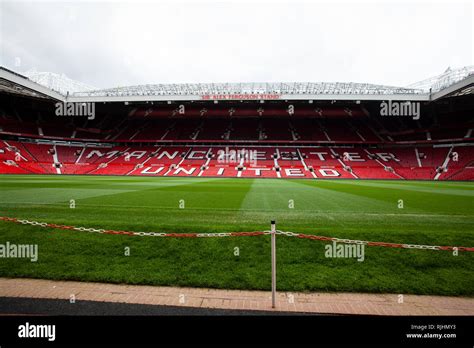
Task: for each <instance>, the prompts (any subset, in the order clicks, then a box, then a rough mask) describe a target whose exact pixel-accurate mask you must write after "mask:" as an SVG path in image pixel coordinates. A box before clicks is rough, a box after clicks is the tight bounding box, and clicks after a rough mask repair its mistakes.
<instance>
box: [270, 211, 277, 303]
mask: <svg viewBox="0 0 474 348" xmlns="http://www.w3.org/2000/svg"><path fill="white" fill-rule="evenodd" d="M271 224H272V229H271V231H272V233H271V235H272V308H275V305H276V227H275V221H274V220H272V222H271Z"/></svg>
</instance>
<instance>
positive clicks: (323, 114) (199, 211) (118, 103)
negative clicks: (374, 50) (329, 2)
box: [0, 66, 474, 296]
mask: <svg viewBox="0 0 474 348" xmlns="http://www.w3.org/2000/svg"><path fill="white" fill-rule="evenodd" d="M78 85H79V83H76V84H75V85H73V81H72V80H69V79H65V78H64V77H61V76H60V75H57V74H46V73H37V74H35V75H32V76H30V77H27V76H24V75H22V74H20V73H17V72H14V71H12V70H9V69H7V68H1V69H0V91H1V95H0V100H1V103H0V105H1V109H0V137H1V141H0V173H1V174H2V175H1V183H0V186H1V191H2V197H1V200H0V211H1V214H0V216H1V217H0V220H1V221H0V230H1V235H2V237H3V239H4V240H6V241H9V242H10V243H17V244H19V245H21V244H36V245H39V246H40V248H41V254H40V255H41V257H40V258H39V259H38V260H37V261H36V262H34V263H30V262H24V260H22V259H19V258H6V259H4V260H2V262H1V263H0V274H1V275H2V276H3V277H12V278H13V277H25V278H43V279H53V280H76V281H93V282H110V283H125V284H148V285H161V286H163V285H164V286H180V287H205V288H220V289H242V290H266V291H268V290H270V289H271V288H272V278H271V263H270V237H271V236H270V234H272V233H274V236H276V240H277V245H278V261H277V262H278V286H277V287H278V291H288V292H291V291H323V292H326V291H329V292H339V291H341V292H368V293H400V294H425V295H455V296H460V295H462V296H472V295H473V294H474V292H473V291H474V286H473V285H474V275H473V273H472V269H473V266H474V253H472V252H473V251H474V234H473V232H474V209H473V207H474V184H473V182H472V180H474V134H473V133H474V118H473V114H474V98H473V94H472V93H473V91H474V90H473V86H474V67H472V66H468V67H463V68H459V69H448V70H446V71H445V72H444V73H442V74H440V75H438V76H435V77H432V78H428V79H426V80H423V81H420V82H419V83H415V84H413V85H412V86H410V87H391V86H385V85H373V84H362V83H323V82H315V83H238V84H237V83H228V84H224V83H215V84H156V85H153V84H148V85H137V86H128V87H119V88H111V89H101V90H88V91H77V92H70V91H73V90H74V89H77V88H78V87H77V86H78ZM79 89H80V88H79ZM271 221H276V226H273V228H272V227H271V225H270V222H271ZM214 237H215V238H214ZM336 243H339V244H341V245H343V246H346V245H350V246H353V247H354V249H343V248H342V247H341V248H340V249H335V250H334V253H333V254H332V255H331V253H330V254H328V252H327V249H328V247H327V246H328V245H329V246H333V245H334V246H336ZM356 246H357V247H360V246H363V247H364V248H365V249H364V254H362V255H360V254H357V253H356V248H355V247H356ZM6 249H8V248H6ZM6 249H5V250H6ZM124 250H126V251H128V253H129V254H128V255H126V256H127V257H124ZM336 250H341V254H340V255H339V256H341V257H338V253H337V252H336ZM347 250H349V251H351V250H352V251H353V255H352V257H351V255H349V256H347V255H346V254H344V251H347ZM7 251H8V250H7ZM356 256H357V257H356ZM355 257H356V258H355Z"/></svg>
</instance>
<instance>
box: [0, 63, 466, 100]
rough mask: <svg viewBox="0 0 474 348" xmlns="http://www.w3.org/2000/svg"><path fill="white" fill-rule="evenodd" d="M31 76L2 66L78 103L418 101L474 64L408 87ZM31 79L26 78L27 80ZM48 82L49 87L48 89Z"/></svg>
mask: <svg viewBox="0 0 474 348" xmlns="http://www.w3.org/2000/svg"><path fill="white" fill-rule="evenodd" d="M27 74H29V78H28V77H25V76H22V75H19V74H17V73H15V72H12V71H10V70H8V69H4V68H1V69H0V81H2V80H8V81H10V82H14V83H16V84H19V85H20V86H22V87H23V88H25V89H27V90H29V91H31V93H39V94H41V95H46V96H48V97H51V98H53V99H57V100H62V101H71V102H72V101H75V102H114V101H117V102H118V101H123V102H125V101H129V102H148V101H202V100H215V101H219V100H419V101H425V100H426V101H428V100H435V99H437V98H441V97H443V96H445V95H448V94H453V93H458V94H459V91H463V92H462V93H463V94H466V93H470V91H472V86H473V85H474V66H468V67H464V68H460V69H455V70H451V69H448V70H446V71H445V72H444V73H443V74H441V75H438V76H435V77H433V78H430V79H426V80H423V81H420V82H417V83H415V84H412V85H410V86H408V87H393V86H383V85H376V84H369V83H352V82H349V83H341V82H318V83H311V82H294V83H265V82H261V83H199V84H147V85H138V86H127V87H117V88H108V89H100V90H97V89H96V90H93V87H90V86H87V85H85V84H82V83H79V82H76V81H74V80H71V79H69V78H67V77H66V76H64V75H58V74H52V73H37V72H32V73H27ZM25 79H26V80H27V81H24V80H25ZM45 87H46V88H45Z"/></svg>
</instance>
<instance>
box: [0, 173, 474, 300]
mask: <svg viewBox="0 0 474 348" xmlns="http://www.w3.org/2000/svg"><path fill="white" fill-rule="evenodd" d="M70 200H75V209H71V208H70ZM290 200H292V201H293V204H294V208H290V207H289V206H291V202H290ZM400 200H402V201H403V208H399V203H400ZM180 203H184V207H182V206H181V208H180ZM0 216H10V217H18V218H27V219H30V220H36V221H41V222H42V221H44V222H50V223H58V224H66V225H75V226H84V227H96V228H105V229H120V230H130V231H155V232H233V231H255V230H268V229H269V227H270V220H272V219H275V220H277V228H278V229H280V230H284V231H293V232H304V233H313V234H318V235H324V236H330V237H338V238H349V239H361V240H371V241H381V242H395V243H410V244H427V245H454V246H467V247H472V246H474V183H468V182H416V181H375V180H374V181H372V180H371V181H365V180H357V181H356V180H327V181H326V180H284V179H232V178H229V179H226V178H171V177H165V178H158V177H155V178H143V177H98V176H97V177H94V176H17V175H15V176H13V175H2V176H0ZM7 241H8V242H10V243H16V244H38V248H39V259H38V261H37V262H30V260H27V259H13V258H1V259H0V276H2V277H34V278H47V279H70V280H84V281H103V282H114V283H130V284H154V285H174V286H195V287H215V288H231V289H265V290H269V289H270V285H271V279H270V272H271V266H270V237H269V236H258V237H231V238H199V239H172V238H167V239H164V238H154V237H130V236H121V235H104V234H92V233H86V232H74V231H64V230H54V229H44V228H40V227H34V226H23V225H17V224H13V223H9V222H3V221H0V244H5V243H6V242H7ZM324 246H325V243H323V242H319V241H310V240H302V239H297V238H290V237H284V236H278V237H277V260H278V266H277V267H278V283H277V286H278V290H280V291H358V292H390V293H397V294H403V293H416V294H439V295H463V296H473V294H474V272H473V269H474V253H468V252H460V253H459V255H458V256H454V255H453V253H452V252H449V251H432V250H426V251H425V250H408V249H392V248H381V247H367V248H366V249H365V260H364V261H363V262H358V261H357V260H356V259H349V258H344V259H342V258H339V259H337V258H326V257H325V253H324V251H325V249H324ZM126 247H128V248H130V255H129V256H125V250H126V249H125V248H126ZM235 248H239V249H238V250H239V256H236V255H235V251H236V249H235Z"/></svg>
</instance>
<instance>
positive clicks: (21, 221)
mask: <svg viewBox="0 0 474 348" xmlns="http://www.w3.org/2000/svg"><path fill="white" fill-rule="evenodd" d="M0 220H3V221H8V222H14V223H17V224H22V225H31V226H40V227H49V228H57V229H61V230H72V231H79V232H90V233H103V234H122V235H128V236H143V237H172V238H208V237H251V236H262V235H267V234H271V233H272V232H271V231H254V232H224V233H163V232H131V231H116V230H105V229H96V228H91V227H75V226H67V225H57V224H51V223H47V222H37V221H29V220H24V219H17V218H10V217H3V216H0ZM276 234H279V235H283V236H287V237H296V238H301V239H310V240H319V241H325V242H336V243H345V244H361V245H367V246H379V247H387V248H403V249H420V250H449V251H454V250H457V251H471V252H474V247H472V248H471V247H454V246H437V245H418V244H402V243H385V242H371V241H365V240H353V239H341V238H335V237H325V236H317V235H313V234H305V233H295V232H285V231H280V230H277V231H276Z"/></svg>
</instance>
